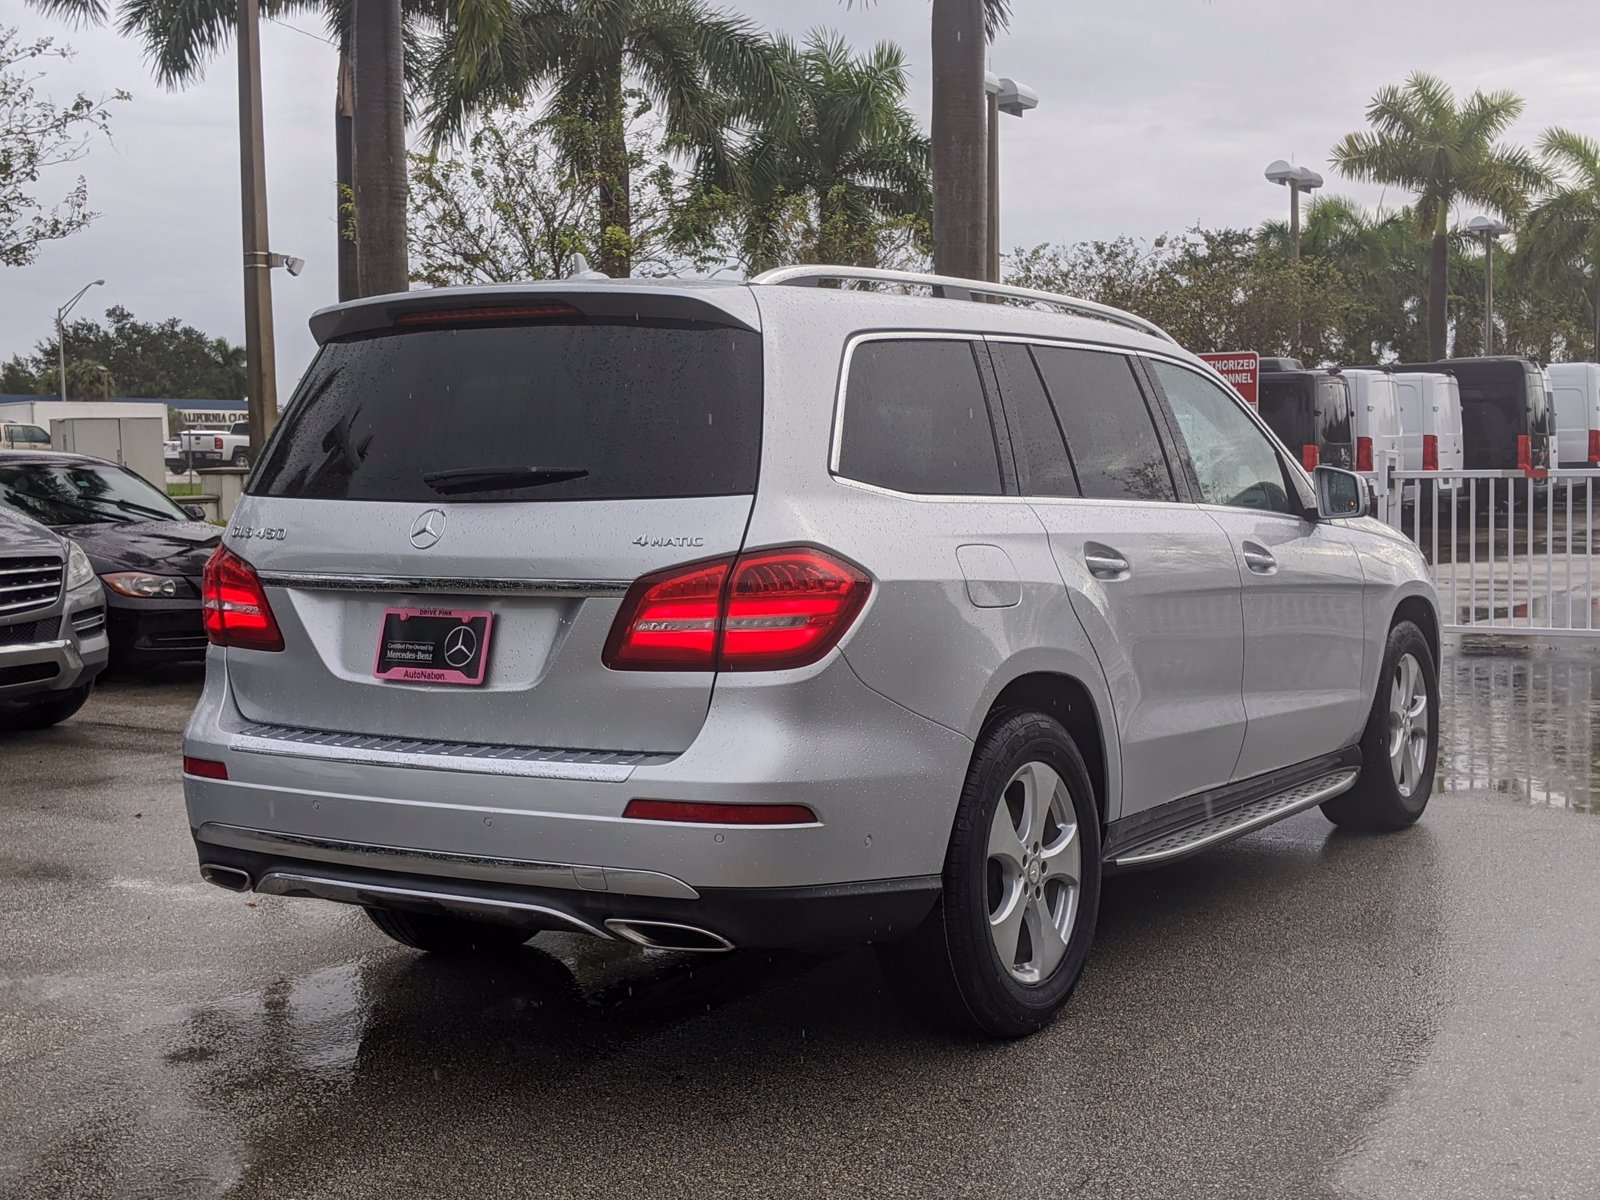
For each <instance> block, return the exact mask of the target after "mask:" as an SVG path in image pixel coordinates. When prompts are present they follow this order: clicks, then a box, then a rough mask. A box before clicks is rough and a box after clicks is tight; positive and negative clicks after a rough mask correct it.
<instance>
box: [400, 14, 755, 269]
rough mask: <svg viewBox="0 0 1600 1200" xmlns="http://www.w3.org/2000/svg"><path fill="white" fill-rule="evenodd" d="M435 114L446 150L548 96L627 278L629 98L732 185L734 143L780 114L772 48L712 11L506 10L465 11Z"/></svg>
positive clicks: (610, 256)
mask: <svg viewBox="0 0 1600 1200" xmlns="http://www.w3.org/2000/svg"><path fill="white" fill-rule="evenodd" d="M430 45H431V48H432V49H431V53H430V55H429V62H428V86H427V89H426V93H427V96H428V106H429V107H428V112H427V117H428V120H429V124H430V127H431V128H432V130H433V133H434V135H435V137H436V138H437V139H439V140H440V141H443V140H447V139H449V138H452V137H456V136H459V135H460V134H461V133H462V132H463V131H464V129H465V128H466V124H467V122H468V120H469V118H470V117H472V116H473V115H475V114H478V113H482V112H484V111H488V110H492V109H494V108H496V107H508V106H517V105H520V104H522V103H524V102H526V101H527V100H528V99H529V98H531V97H533V96H536V95H537V96H545V97H546V100H545V102H544V107H543V112H544V115H546V116H549V117H552V118H555V119H556V124H554V125H553V126H552V128H553V129H554V131H555V133H556V145H557V148H558V149H559V151H560V154H561V158H562V160H563V165H564V166H565V167H566V168H567V169H568V170H569V171H570V172H572V173H573V174H574V175H576V176H579V177H584V178H592V179H593V180H594V183H595V187H596V194H597V197H598V204H599V210H600V229H601V234H600V244H599V246H598V247H597V253H596V265H597V266H599V268H600V269H601V270H602V271H604V272H605V273H606V274H608V275H612V276H625V275H628V274H629V273H630V272H631V270H632V266H633V260H634V257H635V255H636V252H637V245H636V241H637V239H636V237H635V230H634V221H633V211H632V200H633V189H632V182H633V180H632V174H633V171H632V163H633V162H634V161H635V158H634V156H633V154H632V153H631V152H630V149H629V146H628V114H629V109H630V103H629V99H628V92H629V89H630V87H632V88H636V89H637V90H638V91H639V92H641V93H642V94H643V95H644V96H645V97H646V98H648V100H649V102H650V104H651V106H652V108H653V110H654V111H655V112H656V113H657V114H659V118H660V120H661V122H662V128H663V130H664V132H665V136H666V138H667V140H668V142H669V144H670V145H671V146H672V147H673V148H674V149H675V150H681V151H684V152H687V153H690V154H693V155H696V156H698V157H699V158H700V159H701V167H702V173H703V174H705V175H707V176H709V177H714V178H719V179H723V180H726V179H727V172H726V162H727V159H728V157H729V153H730V150H729V145H730V143H729V134H730V131H732V130H734V129H736V128H737V127H738V125H739V123H740V122H742V121H744V120H746V119H748V118H749V117H750V116H751V114H752V113H756V112H766V113H769V114H770V113H772V112H774V111H778V110H780V109H781V107H782V104H783V101H784V99H785V95H786V87H785V82H784V80H783V79H782V78H781V76H780V74H779V71H778V70H777V67H776V62H775V55H774V52H773V46H772V43H771V41H770V40H769V39H767V38H766V37H764V36H762V35H761V34H760V33H759V32H757V30H756V29H755V27H754V26H753V25H752V24H751V23H750V22H749V21H747V20H745V19H744V18H742V17H736V16H731V15H728V14H726V13H722V12H719V11H717V10H715V9H712V8H711V7H710V6H709V5H708V4H706V3H704V0H499V2H496V3H492V4H490V3H485V4H480V5H470V6H469V5H462V6H460V9H459V11H458V12H456V13H452V14H451V15H450V16H449V17H448V18H447V19H446V20H445V22H444V23H443V32H442V34H441V35H440V36H439V37H437V38H434V39H430Z"/></svg>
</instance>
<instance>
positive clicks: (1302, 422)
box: [1256, 377, 1314, 454]
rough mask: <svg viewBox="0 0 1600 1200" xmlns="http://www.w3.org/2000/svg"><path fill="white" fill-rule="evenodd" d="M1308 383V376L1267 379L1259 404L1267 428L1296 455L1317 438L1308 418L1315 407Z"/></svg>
mask: <svg viewBox="0 0 1600 1200" xmlns="http://www.w3.org/2000/svg"><path fill="white" fill-rule="evenodd" d="M1308 383H1309V381H1308V380H1306V379H1305V378H1304V377H1299V378H1292V379H1267V380H1263V381H1262V383H1261V397H1260V400H1259V402H1258V403H1257V405H1256V408H1257V410H1258V411H1259V412H1260V413H1261V419H1262V420H1263V421H1265V422H1266V423H1267V427H1268V428H1270V429H1271V430H1272V432H1273V433H1275V434H1277V435H1278V440H1279V441H1281V442H1282V443H1283V444H1284V445H1286V446H1288V447H1289V448H1290V449H1292V450H1293V451H1294V452H1295V453H1296V454H1298V453H1299V452H1300V447H1301V446H1303V445H1305V444H1306V443H1307V442H1308V441H1310V440H1311V439H1312V437H1313V436H1314V435H1313V433H1312V431H1311V422H1310V420H1309V419H1308V418H1309V416H1310V408H1311V395H1310V393H1311V389H1310V387H1308V386H1307V384H1308Z"/></svg>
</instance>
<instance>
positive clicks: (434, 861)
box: [195, 821, 700, 900]
mask: <svg viewBox="0 0 1600 1200" xmlns="http://www.w3.org/2000/svg"><path fill="white" fill-rule="evenodd" d="M195 840H196V841H198V842H204V843H206V844H208V845H213V846H229V847H231V848H233V849H235V850H249V851H252V852H254V853H257V854H270V855H278V856H281V857H284V858H294V859H309V860H312V861H314V862H326V863H337V864H339V865H341V866H347V867H358V868H364V869H367V870H376V871H409V872H412V873H414V874H417V875H433V876H439V877H441V878H448V879H461V880H477V881H479V882H483V883H508V884H514V885H519V886H522V887H543V888H563V889H566V890H569V891H585V892H614V893H617V894H619V895H628V896H665V897H668V898H671V899H676V900H698V899H699V898H700V893H699V892H697V891H695V890H694V888H692V887H690V886H689V885H688V884H687V883H685V882H684V881H683V880H681V879H678V878H676V877H675V876H672V875H665V874H662V873H661V872H659V871H640V870H634V869H632V868H625V867H595V866H586V865H582V864H578V863H553V862H536V861H533V860H531V859H521V858H488V857H483V856H480V855H473V854H453V853H450V852H447V851H441V850H417V849H413V848H410V847H404V846H379V845H374V844H371V843H368V842H344V841H336V840H332V839H328V838H315V837H306V836H303V835H301V834H295V833H278V832H274V831H272V830H266V829H247V828H245V827H244V826H241V825H225V824H221V823H219V822H215V821H211V822H207V823H206V824H204V825H202V826H200V829H199V831H198V832H196V834H195Z"/></svg>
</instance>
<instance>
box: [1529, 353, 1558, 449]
mask: <svg viewBox="0 0 1600 1200" xmlns="http://www.w3.org/2000/svg"><path fill="white" fill-rule="evenodd" d="M1548 382H1549V381H1548V378H1547V377H1546V375H1545V373H1544V372H1543V371H1541V370H1540V369H1539V368H1538V367H1535V366H1533V365H1531V364H1530V365H1529V367H1528V431H1529V432H1530V433H1554V432H1555V422H1554V421H1553V420H1552V419H1551V414H1552V411H1553V409H1554V407H1555V406H1554V404H1552V403H1551V397H1550V394H1549V392H1547V391H1546V390H1545V388H1546V386H1547V384H1548Z"/></svg>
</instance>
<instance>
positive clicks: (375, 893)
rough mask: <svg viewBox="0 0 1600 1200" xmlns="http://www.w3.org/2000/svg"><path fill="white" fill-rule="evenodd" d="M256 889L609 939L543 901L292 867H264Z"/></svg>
mask: <svg viewBox="0 0 1600 1200" xmlns="http://www.w3.org/2000/svg"><path fill="white" fill-rule="evenodd" d="M255 890H256V891H258V892H260V893H261V894H262V895H264V896H310V897H312V898H314V899H317V900H332V901H334V902H335V903H338V904H360V905H363V906H365V907H372V906H373V905H376V904H380V903H381V902H383V901H385V900H388V901H391V902H392V901H400V902H401V903H402V904H405V903H407V902H409V903H411V904H414V905H421V906H426V907H428V908H442V909H446V910H448V911H451V912H462V913H466V914H468V915H469V916H475V917H501V918H509V919H510V920H513V921H515V920H517V919H519V918H527V917H543V918H546V919H551V918H553V919H555V920H557V921H561V922H563V923H565V924H567V925H570V926H571V927H572V928H573V929H576V930H577V931H578V932H579V933H587V934H589V935H590V936H591V937H597V938H604V939H605V940H606V941H612V940H613V938H612V936H611V934H610V933H608V932H607V931H606V930H604V929H600V928H598V927H596V926H594V925H591V924H589V922H587V921H585V920H583V919H582V918H580V917H575V916H573V915H572V914H571V913H569V912H562V911H561V910H560V909H559V908H549V907H547V906H546V905H543V904H524V903H522V902H521V901H517V900H491V899H488V898H486V897H484V896H460V895H457V894H455V893H454V892H435V891H428V890H425V889H422V888H407V887H393V886H390V885H389V884H376V883H352V882H350V881H349V880H345V879H325V878H323V877H321V876H318V875H302V874H300V873H298V872H294V871H268V872H267V873H266V874H265V875H263V876H262V877H261V878H260V879H259V880H257V881H256V888H255Z"/></svg>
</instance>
